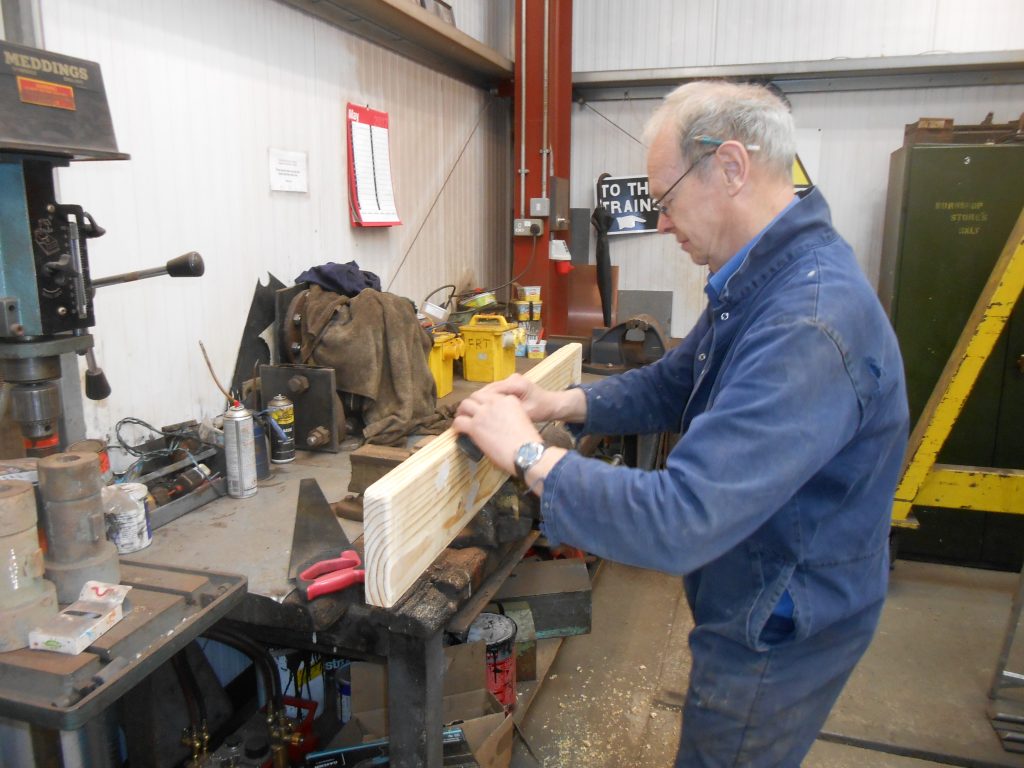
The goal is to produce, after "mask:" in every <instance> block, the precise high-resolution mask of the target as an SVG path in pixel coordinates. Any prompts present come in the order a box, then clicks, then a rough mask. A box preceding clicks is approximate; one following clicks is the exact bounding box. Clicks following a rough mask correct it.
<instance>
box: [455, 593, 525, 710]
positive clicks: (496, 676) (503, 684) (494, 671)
mask: <svg viewBox="0 0 1024 768" xmlns="http://www.w3.org/2000/svg"><path fill="white" fill-rule="evenodd" d="M517 630H518V627H517V626H516V623H515V622H514V621H512V619H510V618H509V617H508V616H499V615H498V614H496V613H481V614H480V615H479V616H477V618H476V621H474V622H473V624H472V625H471V626H470V627H469V633H468V635H467V637H466V640H467V642H470V643H475V642H477V641H483V642H484V643H485V644H486V646H487V689H488V690H489V691H490V692H491V693H493V694H494V698H496V699H497V700H498V702H499V703H500V704H501V705H502V706H503V707H504V708H505V714H508V713H509V712H511V711H512V710H513V709H514V708H515V706H516V631H517Z"/></svg>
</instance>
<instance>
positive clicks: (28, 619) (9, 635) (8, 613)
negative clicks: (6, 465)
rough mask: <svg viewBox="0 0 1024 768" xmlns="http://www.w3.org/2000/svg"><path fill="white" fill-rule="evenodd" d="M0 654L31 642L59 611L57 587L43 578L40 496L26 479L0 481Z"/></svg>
mask: <svg viewBox="0 0 1024 768" xmlns="http://www.w3.org/2000/svg"><path fill="white" fill-rule="evenodd" d="M0 552H3V553H4V560H5V562H4V568H3V569H2V570H0V653H6V652H7V651H15V650H17V649H19V648H24V647H26V646H27V645H28V633H29V631H30V630H31V629H32V628H33V627H36V626H38V625H39V624H40V623H41V622H42V621H43V620H44V619H47V618H49V617H50V616H54V615H56V613H57V590H56V588H55V587H54V586H53V583H52V582H49V581H46V580H45V579H43V578H42V577H43V552H42V550H41V549H40V548H39V537H38V535H37V533H36V495H35V491H33V489H32V483H29V482H26V481H24V480H5V481H3V482H0Z"/></svg>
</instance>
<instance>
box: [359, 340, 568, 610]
mask: <svg viewBox="0 0 1024 768" xmlns="http://www.w3.org/2000/svg"><path fill="white" fill-rule="evenodd" d="M581 362H582V347H581V346H580V345H579V344H568V345H566V346H564V347H562V348H561V349H559V350H558V351H557V352H555V353H554V354H552V355H551V356H550V357H547V358H545V359H544V360H543V361H542V362H540V363H539V364H538V365H537V366H536V367H534V368H532V369H530V370H529V371H528V372H527V373H526V374H525V375H526V378H528V379H530V380H531V381H533V382H535V383H536V384H539V385H540V386H542V387H544V388H545V389H549V390H560V389H565V388H566V387H568V386H569V385H571V384H578V383H579V381H580V370H581ZM456 437H457V435H456V434H455V432H454V431H453V430H451V429H449V430H447V431H446V432H444V433H442V434H441V435H439V436H438V437H437V438H436V439H434V440H433V441H432V442H431V443H430V444H429V445H427V446H426V447H425V448H423V449H421V450H419V451H417V452H416V453H414V454H413V455H412V456H410V457H409V458H408V459H406V460H405V461H403V462H402V463H401V464H400V465H398V466H397V467H396V468H395V469H393V470H392V471H391V472H389V473H388V474H386V475H385V476H384V477H382V478H381V479H380V480H378V481H377V482H375V483H374V484H373V485H371V486H370V487H369V488H367V489H366V493H365V494H364V497H363V535H364V542H365V545H366V548H365V553H364V554H365V557H364V560H365V563H364V568H365V569H366V601H367V602H368V603H369V604H370V605H376V606H380V607H383V608H390V607H391V606H393V605H394V604H395V603H397V602H398V601H399V600H400V599H401V597H402V596H403V595H404V594H405V593H406V591H407V590H408V589H409V588H410V587H411V586H412V585H413V584H414V583H415V582H416V580H417V579H418V578H419V577H420V576H421V575H422V574H423V572H424V571H425V570H426V569H427V568H428V567H429V566H430V564H431V563H432V562H434V559H435V558H436V557H437V556H438V555H440V554H441V552H442V551H443V550H444V548H445V547H447V546H448V544H450V543H451V541H452V539H454V538H455V536H456V535H458V533H459V531H461V530H462V529H463V528H464V527H465V526H466V524H467V523H468V522H469V521H470V520H472V519H473V516H474V515H476V513H477V512H479V511H480V508H481V507H483V505H484V504H486V503H487V500H488V499H490V498H491V496H493V495H494V493H495V492H496V491H497V490H498V488H500V487H501V485H502V484H503V483H504V482H505V480H506V479H507V478H508V475H507V474H506V473H505V472H503V471H502V470H500V469H498V468H497V467H495V466H494V465H493V464H491V462H490V461H488V460H487V459H483V460H481V461H480V462H474V461H472V460H471V459H470V458H469V457H467V456H466V455H465V454H464V453H463V452H462V451H461V450H460V449H459V447H458V446H457V445H456V442H455V441H456Z"/></svg>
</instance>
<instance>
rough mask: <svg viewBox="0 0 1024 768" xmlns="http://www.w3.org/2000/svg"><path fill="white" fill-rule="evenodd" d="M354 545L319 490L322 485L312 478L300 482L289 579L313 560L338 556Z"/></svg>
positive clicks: (289, 564)
mask: <svg viewBox="0 0 1024 768" xmlns="http://www.w3.org/2000/svg"><path fill="white" fill-rule="evenodd" d="M351 547H352V544H351V542H349V540H348V536H346V535H345V531H344V530H342V527H341V524H340V523H339V522H338V518H337V517H336V516H335V514H334V512H332V511H331V505H330V504H329V503H328V502H327V498H326V497H325V496H324V492H323V491H322V490H320V484H319V483H317V481H316V480H313V479H311V478H307V479H305V480H303V481H302V482H301V483H300V484H299V500H298V503H297V504H296V505H295V530H294V532H293V533H292V553H291V559H290V560H289V562H288V578H289V579H294V578H295V577H296V576H297V575H298V573H299V571H300V570H301V568H302V567H304V566H308V565H309V564H310V563H314V562H318V561H320V560H327V559H330V558H334V557H337V556H338V555H339V554H340V553H341V552H343V551H344V550H346V549H351Z"/></svg>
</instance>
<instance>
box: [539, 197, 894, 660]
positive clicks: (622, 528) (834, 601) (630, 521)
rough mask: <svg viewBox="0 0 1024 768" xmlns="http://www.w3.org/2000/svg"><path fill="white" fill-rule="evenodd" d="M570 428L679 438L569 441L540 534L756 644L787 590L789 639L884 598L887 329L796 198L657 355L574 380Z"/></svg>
mask: <svg viewBox="0 0 1024 768" xmlns="http://www.w3.org/2000/svg"><path fill="white" fill-rule="evenodd" d="M583 389H584V392H585V393H586V397H587V418H586V423H585V424H583V425H582V429H581V431H582V432H589V433H597V434H602V433H604V434H634V433H635V434H643V433H654V432H663V431H667V432H680V433H682V438H681V439H680V440H679V441H678V442H677V443H676V445H675V447H674V448H673V449H672V451H671V453H670V454H669V456H668V460H667V462H666V466H665V468H664V469H662V470H657V471H653V472H647V471H643V470H637V469H632V468H628V467H619V466H612V465H609V464H605V463H602V462H599V461H594V460H590V459H585V458H583V457H581V456H579V455H578V454H576V453H569V454H567V455H566V456H565V458H563V459H561V460H560V461H559V462H558V463H557V464H556V465H555V466H554V468H553V469H552V470H551V472H550V473H549V474H548V476H547V478H546V480H545V482H544V492H543V496H542V499H541V511H542V514H543V518H544V523H543V527H544V532H545V534H546V535H547V537H548V539H549V540H550V541H551V542H552V543H558V542H567V543H570V544H572V545H574V546H577V547H581V548H582V549H584V550H587V551H589V552H593V553H595V554H597V555H600V556H602V557H606V558H609V559H611V560H616V561H619V562H623V563H628V564H631V565H636V566H640V567H644V568H653V569H656V570H659V571H665V572H669V573H677V574H684V575H685V576H686V578H685V584H686V591H687V596H688V598H689V601H690V605H691V607H692V608H693V613H694V619H695V621H696V623H697V625H698V626H700V627H703V628H704V629H705V630H709V631H712V632H717V633H720V634H722V635H724V636H726V637H729V638H731V639H733V640H735V641H737V642H741V643H744V644H746V645H748V646H749V647H751V648H755V649H763V648H764V645H763V644H762V643H761V641H760V639H759V638H760V635H761V630H762V629H763V627H764V625H765V623H766V622H767V620H768V617H769V616H770V615H771V614H772V612H773V610H774V608H775V606H776V605H777V604H778V602H779V599H780V597H781V596H782V594H783V592H785V591H786V590H787V589H788V590H789V593H790V595H791V597H792V601H793V621H794V623H795V631H794V634H793V639H795V640H800V639H802V638H806V637H808V636H809V635H811V634H813V633H815V632H817V631H819V630H820V629H822V628H824V627H826V626H828V625H830V624H832V623H833V622H836V621H839V620H841V619H843V618H846V617H848V616H851V615H853V614H855V613H857V612H859V611H861V610H863V609H864V608H866V607H868V606H871V605H873V604H875V603H877V602H879V601H880V600H882V599H884V596H885V591H886V585H887V580H888V534H889V525H890V514H891V506H892V499H893V491H894V489H895V486H896V482H897V479H898V476H899V472H900V466H901V463H902V460H903V453H904V450H905V447H906V441H907V427H908V423H907V422H908V416H907V402H906V392H905V386H904V380H903V363H902V361H901V358H900V353H899V348H898V346H897V342H896V337H895V335H894V333H893V331H892V327H891V326H890V324H889V320H888V319H887V318H886V316H885V314H884V312H883V311H882V308H881V306H880V305H879V303H878V300H877V299H876V297H875V293H874V291H873V290H872V288H871V286H870V285H869V284H868V282H867V280H866V279H865V278H864V275H863V273H862V272H861V270H860V267H859V266H858V264H857V262H856V260H855V259H854V256H853V252H852V250H851V249H850V246H849V245H848V244H847V243H846V242H845V241H844V240H843V239H842V238H841V237H840V236H839V235H838V233H837V232H836V231H835V230H834V229H833V228H832V224H831V217H830V214H829V210H828V204H827V203H826V202H825V199H824V197H823V196H822V195H821V193H820V192H818V191H817V190H811V191H810V192H808V193H806V194H805V195H804V196H803V197H802V199H801V200H800V201H799V202H798V203H797V204H796V205H794V206H792V207H791V208H790V209H789V210H788V211H787V212H786V213H785V214H784V215H783V216H782V217H781V218H780V219H779V220H778V221H777V222H776V223H775V224H774V225H773V226H772V227H771V228H770V229H768V230H767V231H766V232H765V233H764V234H763V236H762V237H761V239H760V241H759V242H758V243H757V244H756V245H755V246H754V248H753V249H752V250H751V251H750V253H749V254H748V256H747V258H746V260H745V261H744V262H743V264H742V266H740V268H739V269H738V270H737V271H736V272H735V273H734V274H733V275H732V276H731V277H730V278H729V280H728V282H727V283H726V285H725V287H724V289H723V290H722V291H721V293H720V295H719V296H718V299H717V301H716V302H714V304H713V305H709V306H708V307H707V310H706V311H705V313H704V315H703V317H702V318H701V319H700V321H698V322H697V324H696V326H695V327H694V328H693V330H692V331H691V332H690V334H689V335H688V336H687V337H686V338H685V339H684V340H683V341H682V343H681V344H680V345H679V346H678V347H676V348H675V349H673V350H671V351H670V352H669V353H668V354H666V355H665V357H664V358H662V359H661V360H660V361H658V362H657V363H655V364H653V365H650V366H647V367H645V368H640V369H637V370H633V371H630V372H627V373H625V374H622V375H620V376H614V377H610V378H608V379H605V380H602V381H600V382H597V383H594V384H588V385H584V386H583Z"/></svg>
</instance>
